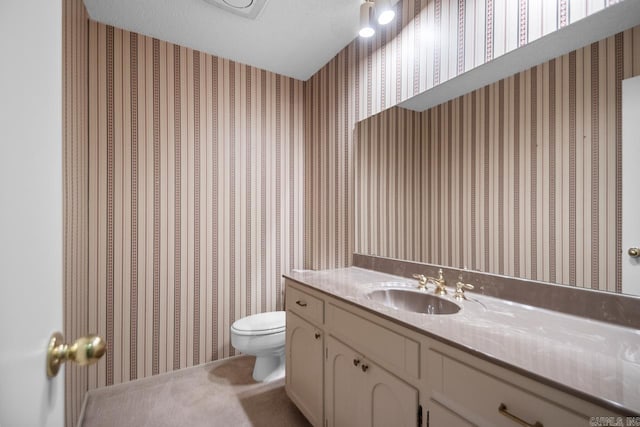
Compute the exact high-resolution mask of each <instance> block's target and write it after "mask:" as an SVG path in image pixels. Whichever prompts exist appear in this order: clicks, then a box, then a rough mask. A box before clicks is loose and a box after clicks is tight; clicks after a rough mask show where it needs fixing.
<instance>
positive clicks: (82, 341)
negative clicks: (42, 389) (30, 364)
mask: <svg viewBox="0 0 640 427" xmlns="http://www.w3.org/2000/svg"><path fill="white" fill-rule="evenodd" d="M105 351H107V343H106V342H105V341H104V340H103V339H102V338H101V337H100V336H98V335H86V336H84V337H81V338H78V339H77V340H76V341H75V342H74V343H73V344H71V345H68V344H65V343H64V338H63V337H62V334H61V333H60V332H54V333H53V335H51V339H50V340H49V347H48V348H47V376H48V377H49V378H53V377H55V376H56V375H58V371H59V370H60V366H61V365H62V364H63V363H64V362H66V361H67V360H72V361H74V362H76V363H77V364H78V365H80V366H83V365H91V364H93V363H96V362H97V361H98V360H99V359H100V358H101V357H102V356H103V355H104V353H105Z"/></svg>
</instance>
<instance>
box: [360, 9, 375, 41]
mask: <svg viewBox="0 0 640 427" xmlns="http://www.w3.org/2000/svg"><path fill="white" fill-rule="evenodd" d="M372 9H373V2H370V1H368V0H365V2H364V3H362V4H361V5H360V31H359V32H358V34H360V37H364V38H368V37H371V36H373V35H374V34H375V33H376V30H374V29H373V26H372V25H371V10H372Z"/></svg>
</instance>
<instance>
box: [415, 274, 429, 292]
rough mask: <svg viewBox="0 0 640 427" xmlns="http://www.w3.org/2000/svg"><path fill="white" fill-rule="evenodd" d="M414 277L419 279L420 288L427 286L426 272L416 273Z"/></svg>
mask: <svg viewBox="0 0 640 427" xmlns="http://www.w3.org/2000/svg"><path fill="white" fill-rule="evenodd" d="M413 278H414V279H417V280H418V288H419V289H423V288H426V287H427V276H425V275H424V274H414V275H413Z"/></svg>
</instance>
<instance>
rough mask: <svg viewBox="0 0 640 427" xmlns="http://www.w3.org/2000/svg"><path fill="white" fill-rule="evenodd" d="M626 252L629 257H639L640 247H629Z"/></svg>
mask: <svg viewBox="0 0 640 427" xmlns="http://www.w3.org/2000/svg"><path fill="white" fill-rule="evenodd" d="M627 253H628V254H629V256H630V257H631V258H638V257H640V248H629V251H628V252H627Z"/></svg>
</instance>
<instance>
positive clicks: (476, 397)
mask: <svg viewBox="0 0 640 427" xmlns="http://www.w3.org/2000/svg"><path fill="white" fill-rule="evenodd" d="M442 371H443V372H442V390H441V393H435V396H436V399H437V400H439V401H441V403H443V404H445V405H446V406H449V407H450V409H452V410H453V411H454V412H456V413H458V414H460V415H462V416H463V417H464V418H466V419H468V420H469V421H471V422H473V423H474V424H478V425H480V426H483V425H487V426H495V427H514V426H517V425H519V424H518V423H517V422H516V421H514V419H510V418H509V414H511V415H513V416H516V417H518V418H520V419H522V420H524V421H526V422H528V423H530V424H532V425H533V424H535V422H536V421H537V422H540V423H541V424H542V425H543V426H544V427H552V426H563V427H567V426H581V425H587V421H588V417H586V416H584V415H580V414H577V413H576V412H573V411H572V410H570V409H568V408H564V407H561V406H558V405H556V404H554V403H552V402H550V401H548V400H546V399H544V398H542V397H540V396H538V395H535V394H532V393H530V392H528V391H527V390H524V389H523V388H520V387H518V386H516V385H513V384H510V383H507V382H504V381H502V380H501V379H498V378H496V377H494V376H492V375H489V374H487V373H485V372H483V371H480V370H478V369H475V368H473V367H471V366H469V365H467V364H464V363H461V362H459V361H457V360H455V359H451V358H449V357H447V356H442ZM503 405H504V407H505V408H504V409H505V411H507V412H508V413H505V414H502V413H500V410H499V408H500V407H501V406H503Z"/></svg>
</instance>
